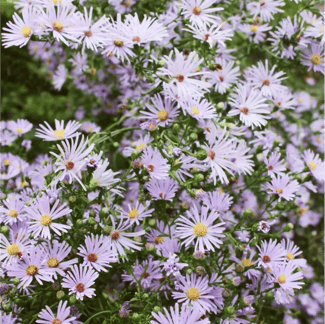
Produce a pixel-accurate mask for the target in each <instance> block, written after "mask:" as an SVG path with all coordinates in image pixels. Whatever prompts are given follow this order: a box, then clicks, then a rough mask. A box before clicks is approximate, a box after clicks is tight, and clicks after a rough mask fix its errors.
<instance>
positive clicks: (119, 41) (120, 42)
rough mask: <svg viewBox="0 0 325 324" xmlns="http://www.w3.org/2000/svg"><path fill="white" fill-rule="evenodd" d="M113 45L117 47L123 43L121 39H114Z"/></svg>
mask: <svg viewBox="0 0 325 324" xmlns="http://www.w3.org/2000/svg"><path fill="white" fill-rule="evenodd" d="M114 45H115V46H117V47H122V46H123V45H124V43H123V42H122V41H121V40H115V41H114Z"/></svg>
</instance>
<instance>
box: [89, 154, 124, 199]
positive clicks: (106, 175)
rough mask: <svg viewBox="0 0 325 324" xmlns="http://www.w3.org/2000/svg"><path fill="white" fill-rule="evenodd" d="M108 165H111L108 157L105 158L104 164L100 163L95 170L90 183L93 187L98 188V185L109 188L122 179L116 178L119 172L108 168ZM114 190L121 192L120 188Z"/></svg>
mask: <svg viewBox="0 0 325 324" xmlns="http://www.w3.org/2000/svg"><path fill="white" fill-rule="evenodd" d="M108 165H109V162H108V159H105V161H104V162H103V163H102V164H100V165H99V166H98V167H97V168H96V170H95V171H94V172H93V178H92V179H91V181H90V184H89V186H90V187H91V188H96V187H97V186H99V187H102V188H107V187H109V186H110V185H112V184H114V183H117V182H119V181H120V180H119V179H115V178H114V176H116V175H117V174H118V173H119V172H113V171H112V170H106V169H107V167H108ZM112 191H113V192H115V193H119V192H120V191H119V190H118V189H112Z"/></svg>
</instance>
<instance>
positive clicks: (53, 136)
mask: <svg viewBox="0 0 325 324" xmlns="http://www.w3.org/2000/svg"><path fill="white" fill-rule="evenodd" d="M44 123H45V125H46V126H47V127H45V126H44V125H42V124H40V125H39V126H40V128H37V129H36V134H35V136H36V137H40V138H42V139H43V140H44V141H57V140H63V139H67V138H72V137H75V136H77V135H78V134H79V133H76V131H77V130H78V128H79V127H80V123H78V122H77V121H75V120H74V121H71V120H69V121H68V123H67V125H66V126H65V127H64V120H61V122H60V121H58V120H57V119H56V120H55V129H54V130H53V128H52V127H51V126H50V125H49V124H48V123H47V122H46V121H45V122H44Z"/></svg>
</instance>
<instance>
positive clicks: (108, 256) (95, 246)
mask: <svg viewBox="0 0 325 324" xmlns="http://www.w3.org/2000/svg"><path fill="white" fill-rule="evenodd" d="M78 250H79V253H78V255H80V256H82V257H83V258H84V262H83V264H82V265H83V266H87V267H93V268H94V269H95V270H97V271H104V272H107V270H106V269H105V268H106V267H110V268H111V267H112V266H111V265H110V263H112V262H116V261H117V259H116V252H115V251H112V249H111V248H110V246H109V245H108V244H107V240H106V238H105V237H103V235H101V236H98V235H96V236H94V234H91V237H90V236H86V239H85V246H83V245H82V246H80V247H79V248H78Z"/></svg>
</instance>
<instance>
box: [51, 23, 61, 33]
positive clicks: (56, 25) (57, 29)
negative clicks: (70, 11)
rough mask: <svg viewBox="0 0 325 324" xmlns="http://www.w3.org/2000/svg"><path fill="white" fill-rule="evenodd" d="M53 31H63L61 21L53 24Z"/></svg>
mask: <svg viewBox="0 0 325 324" xmlns="http://www.w3.org/2000/svg"><path fill="white" fill-rule="evenodd" d="M53 29H54V30H56V31H57V32H59V33H61V32H62V30H63V24H62V22H61V21H57V20H56V21H55V23H54V24H53Z"/></svg>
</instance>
